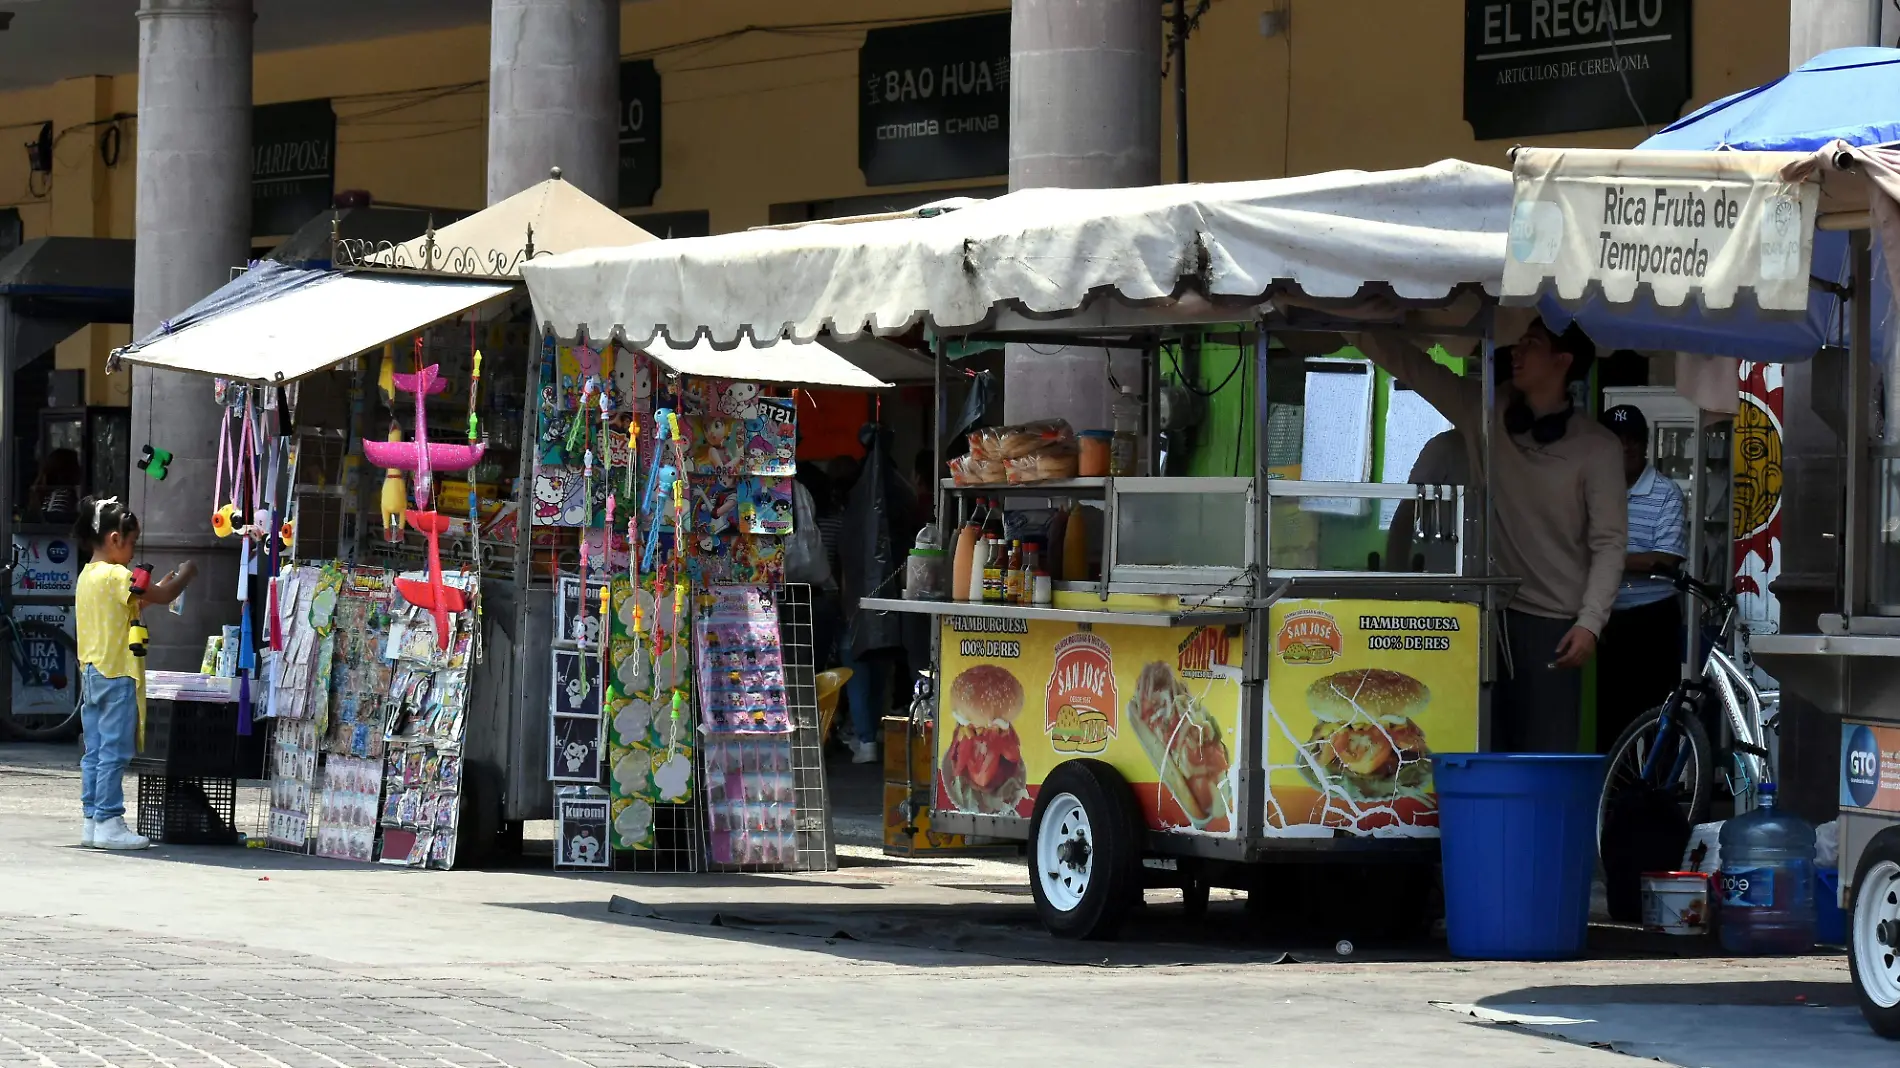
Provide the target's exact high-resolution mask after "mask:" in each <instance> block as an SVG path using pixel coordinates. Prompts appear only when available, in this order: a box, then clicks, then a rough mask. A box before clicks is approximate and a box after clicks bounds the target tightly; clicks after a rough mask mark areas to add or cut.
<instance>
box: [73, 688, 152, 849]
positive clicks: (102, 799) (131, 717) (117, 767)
mask: <svg viewBox="0 0 1900 1068" xmlns="http://www.w3.org/2000/svg"><path fill="white" fill-rule="evenodd" d="M138 687H139V684H138V680H136V679H108V678H106V677H105V676H104V675H101V674H99V672H98V670H97V669H96V668H94V667H93V666H92V665H90V664H88V665H86V669H85V696H84V698H83V700H82V701H81V703H80V706H79V721H80V723H81V725H82V726H83V727H84V728H85V732H86V755H85V756H83V757H81V758H80V760H79V804H80V806H81V807H83V808H84V809H85V812H86V818H87V819H89V820H109V819H112V818H114V817H116V816H123V815H125V766H126V765H127V764H129V763H131V762H132V757H133V755H134V754H135V753H136V751H137V748H138V733H139V689H138Z"/></svg>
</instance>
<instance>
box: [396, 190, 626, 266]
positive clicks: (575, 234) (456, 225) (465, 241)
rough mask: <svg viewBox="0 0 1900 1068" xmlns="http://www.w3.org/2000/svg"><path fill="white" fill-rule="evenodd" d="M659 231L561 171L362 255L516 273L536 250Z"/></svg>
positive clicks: (620, 242)
mask: <svg viewBox="0 0 1900 1068" xmlns="http://www.w3.org/2000/svg"><path fill="white" fill-rule="evenodd" d="M658 240H659V238H657V237H654V236H653V235H652V234H649V233H647V232H646V231H645V230H642V229H640V228H639V227H638V226H635V225H634V224H633V223H632V222H630V221H628V219H627V218H626V217H625V216H623V215H621V214H620V213H619V212H617V211H615V210H614V209H612V208H610V207H608V206H606V205H605V204H602V203H601V202H600V201H598V200H595V199H594V198H593V197H590V196H588V195H587V194H586V193H583V192H581V191H580V190H579V189H576V188H574V187H573V186H572V185H569V184H568V183H567V182H565V181H563V180H561V179H559V178H550V179H548V180H547V181H545V182H541V183H538V184H536V185H532V186H529V187H528V188H526V189H523V190H522V191H521V192H519V193H516V194H515V195H514V196H511V197H508V198H507V199H505V200H500V201H497V202H495V203H493V204H490V205H489V206H488V207H486V208H483V209H482V210H481V211H478V212H476V213H475V214H473V215H470V216H469V217H468V218H466V219H463V220H461V221H459V222H453V223H450V224H449V225H447V226H444V227H443V228H442V229H440V230H436V231H434V232H432V233H429V234H424V235H423V236H421V237H418V238H415V239H413V240H410V241H405V242H403V243H402V244H400V245H397V246H395V247H393V248H383V249H381V250H380V251H377V252H373V253H371V254H369V255H367V256H365V257H364V258H363V265H364V266H372V267H374V266H382V267H401V268H407V269H409V270H425V271H441V272H443V273H445V274H459V275H465V276H469V277H478V278H519V277H521V271H520V266H521V262H522V261H523V260H524V259H525V258H527V255H528V247H529V245H530V243H532V245H533V251H534V255H536V256H543V255H552V254H558V253H562V252H572V251H574V250H575V249H583V248H606V247H609V246H615V247H618V246H626V245H640V244H646V243H649V242H653V241H658Z"/></svg>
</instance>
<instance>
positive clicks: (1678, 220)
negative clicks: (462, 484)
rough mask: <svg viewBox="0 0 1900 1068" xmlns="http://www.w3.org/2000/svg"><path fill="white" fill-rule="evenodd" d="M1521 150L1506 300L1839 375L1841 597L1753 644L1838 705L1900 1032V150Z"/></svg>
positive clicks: (1853, 880) (1847, 790)
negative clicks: (1898, 386)
mask: <svg viewBox="0 0 1900 1068" xmlns="http://www.w3.org/2000/svg"><path fill="white" fill-rule="evenodd" d="M1861 51H1873V50H1861ZM1883 51H1885V50H1883ZM1889 62H1890V60H1889ZM1841 99H1842V98H1841V97H1840V96H1839V95H1835V96H1831V97H1828V98H1826V100H1825V103H1826V105H1827V106H1828V107H1830V108H1832V107H1835V106H1838V104H1839V103H1840V101H1841ZM1712 107H1713V106H1712ZM1685 121H1686V120H1685ZM1831 128H1840V129H1845V128H1846V126H1844V125H1843V124H1841V123H1834V124H1833V126H1832V127H1831ZM1823 140H1825V138H1823ZM1515 167H1516V179H1517V194H1516V205H1515V208H1514V212H1513V225H1512V232H1511V240H1510V245H1509V260H1508V262H1507V264H1506V267H1505V275H1504V283H1505V299H1506V300H1508V301H1523V302H1530V301H1537V300H1540V299H1541V301H1542V302H1543V304H1544V305H1545V307H1546V308H1548V309H1550V312H1551V313H1553V314H1554V313H1555V312H1556V311H1557V310H1558V309H1562V310H1564V311H1567V312H1570V313H1574V314H1575V315H1576V316H1577V318H1578V319H1579V320H1580V321H1582V322H1583V323H1584V326H1585V328H1586V329H1587V330H1589V332H1590V333H1591V334H1592V336H1598V337H1600V338H1604V337H1607V338H1613V339H1614V341H1612V342H1611V343H1614V344H1623V345H1629V346H1631V347H1640V348H1647V349H1681V350H1687V351H1695V352H1705V353H1713V354H1721V355H1741V356H1743V357H1745V358H1747V359H1750V360H1756V361H1775V362H1780V361H1790V360H1805V359H1809V358H1812V359H1814V360H1816V361H1817V363H1816V374H1817V375H1819V374H1820V373H1821V372H1822V371H1823V370H1825V371H1826V372H1827V373H1828V374H1830V375H1834V376H1837V378H1836V380H1837V381H1838V382H1839V383H1840V385H1841V397H1842V403H1841V411H1842V413H1843V415H1844V419H1843V420H1842V430H1843V431H1844V433H1843V439H1844V444H1845V456H1846V468H1845V478H1844V482H1845V493H1844V495H1843V496H1844V505H1843V507H1842V513H1841V515H1840V516H1839V521H1838V525H1831V526H1827V527H1824V529H1828V530H1832V531H1837V532H1838V543H1839V563H1840V568H1839V580H1838V582H1839V584H1838V586H1837V588H1836V590H1835V593H1836V599H1835V606H1836V610H1834V611H1830V612H1826V613H1823V614H1821V615H1820V618H1819V621H1818V622H1819V626H1818V628H1817V630H1818V633H1808V634H1799V633H1791V632H1789V630H1790V629H1791V628H1785V627H1784V632H1783V633H1780V634H1757V635H1754V636H1753V637H1752V638H1751V639H1750V642H1749V644H1750V649H1749V650H1748V651H1749V652H1751V653H1752V655H1753V657H1754V659H1755V661H1756V662H1758V663H1759V664H1760V665H1761V666H1762V667H1763V668H1765V669H1767V670H1768V671H1769V672H1770V673H1772V674H1773V675H1774V677H1775V678H1777V679H1778V680H1780V682H1781V685H1782V687H1783V688H1784V690H1785V691H1787V692H1791V693H1795V694H1799V695H1800V696H1802V697H1803V698H1805V699H1806V700H1807V701H1809V702H1811V703H1812V704H1813V705H1815V706H1817V707H1818V708H1819V709H1820V710H1821V712H1822V713H1824V714H1827V715H1831V716H1837V717H1840V733H1839V737H1840V743H1839V744H1840V750H1839V753H1840V757H1839V764H1838V768H1837V772H1836V774H1837V776H1838V788H1839V790H1838V793H1839V806H1840V831H1839V843H1840V875H1841V879H1840V894H1841V903H1842V904H1843V905H1845V906H1846V907H1847V909H1848V911H1849V923H1848V930H1849V934H1848V943H1849V946H1848V949H1849V960H1850V964H1851V967H1852V971H1853V975H1854V979H1855V981H1856V984H1857V987H1858V991H1859V995H1860V1003H1861V1009H1862V1012H1863V1014H1864V1015H1865V1016H1866V1018H1867V1019H1868V1021H1869V1022H1870V1023H1871V1024H1872V1025H1873V1027H1874V1029H1875V1030H1876V1031H1878V1032H1880V1033H1881V1034H1883V1035H1886V1036H1888V1037H1900V713H1896V705H1895V702H1894V696H1895V692H1896V687H1897V686H1900V620H1897V619H1896V617H1900V585H1896V581H1895V579H1896V576H1900V568H1897V567H1896V556H1895V553H1894V547H1895V545H1896V544H1900V541H1897V540H1896V537H1895V532H1896V530H1900V521H1897V520H1896V514H1897V513H1896V510H1895V507H1896V505H1895V502H1896V500H1897V499H1900V498H1897V497H1896V493H1895V489H1896V487H1900V481H1896V478H1895V470H1896V468H1895V459H1894V458H1895V457H1896V456H1897V455H1900V452H1897V451H1896V450H1897V449H1900V442H1897V441H1896V438H1895V425H1894V422H1893V417H1892V412H1891V398H1892V397H1893V392H1892V391H1893V388H1894V385H1895V383H1896V381H1900V377H1897V376H1900V366H1896V363H1895V359H1894V356H1895V351H1896V350H1895V348H1894V338H1895V336H1896V335H1895V334H1894V332H1893V330H1892V325H1893V324H1892V323H1891V320H1890V312H1887V311H1884V310H1883V309H1890V308H1891V307H1892V300H1891V294H1892V293H1893V292H1894V291H1895V286H1896V282H1900V260H1897V259H1896V254H1897V253H1900V203H1897V198H1900V154H1896V153H1895V152H1893V151H1892V150H1891V149H1885V148H1862V147H1853V146H1850V145H1848V144H1846V143H1844V142H1840V141H1834V142H1832V143H1831V144H1827V145H1826V146H1825V147H1822V148H1821V149H1820V150H1819V151H1812V150H1810V151H1804V152H1765V151H1720V152H1717V151H1705V152H1692V151H1643V150H1636V151H1593V150H1562V151H1559V150H1550V149H1521V150H1519V151H1518V152H1517V154H1516V156H1515ZM1638 205H1640V207H1639V206H1638ZM1843 344H1844V345H1845V347H1843ZM1830 537H1832V535H1830ZM1769 741H1770V743H1772V738H1771V739H1769ZM1770 748H1771V749H1772V748H1773V746H1772V744H1771V745H1770ZM1746 759H1747V758H1746V756H1745V754H1744V755H1740V756H1738V761H1741V762H1742V764H1741V765H1738V767H1740V766H1743V765H1745V763H1746ZM1729 778H1730V781H1731V783H1738V784H1739V785H1737V786H1736V790H1737V796H1736V802H1737V811H1738V812H1739V811H1741V810H1742V809H1743V808H1746V807H1747V806H1748V804H1749V803H1750V801H1751V799H1752V795H1751V793H1750V789H1751V788H1752V786H1753V785H1754V784H1753V783H1752V782H1751V781H1750V779H1749V777H1748V775H1747V774H1746V773H1745V772H1744V771H1739V770H1738V771H1730V772H1729ZM1737 893H1740V891H1737V890H1736V889H1735V887H1734V886H1731V885H1729V882H1728V881H1725V884H1724V894H1725V898H1726V899H1730V900H1733V901H1734V903H1736V904H1738V905H1748V904H1752V903H1753V902H1752V901H1745V900H1741V899H1740V898H1737V897H1736V896H1735V895H1736V894H1737Z"/></svg>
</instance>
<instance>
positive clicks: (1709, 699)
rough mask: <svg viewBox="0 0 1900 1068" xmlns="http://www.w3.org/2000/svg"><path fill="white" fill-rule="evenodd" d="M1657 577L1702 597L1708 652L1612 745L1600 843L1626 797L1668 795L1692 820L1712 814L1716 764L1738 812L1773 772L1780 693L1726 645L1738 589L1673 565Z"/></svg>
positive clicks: (1736, 625)
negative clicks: (1762, 683) (1721, 745)
mask: <svg viewBox="0 0 1900 1068" xmlns="http://www.w3.org/2000/svg"><path fill="white" fill-rule="evenodd" d="M1654 577H1656V578H1664V579H1668V580H1670V582H1672V583H1673V584H1674V585H1675V588H1676V589H1677V590H1678V591H1679V592H1682V593H1686V594H1689V595H1690V596H1691V597H1693V598H1695V599H1696V600H1697V601H1698V602H1700V603H1701V604H1702V606H1703V613H1702V623H1703V631H1702V633H1705V634H1707V635H1708V636H1709V639H1710V640H1709V649H1708V654H1707V656H1706V657H1705V658H1704V660H1703V664H1702V673H1701V674H1700V675H1699V676H1696V677H1695V678H1688V679H1684V680H1682V681H1681V682H1679V683H1677V684H1676V688H1675V690H1674V691H1673V692H1671V693H1670V695H1669V697H1668V698H1667V699H1666V700H1665V701H1664V702H1663V703H1662V704H1660V705H1658V706H1656V707H1655V708H1652V709H1650V710H1649V711H1647V712H1644V713H1643V714H1642V715H1639V716H1637V717H1636V720H1635V721H1634V722H1633V723H1631V724H1630V725H1629V726H1628V727H1626V728H1624V730H1623V733H1622V734H1621V735H1619V736H1617V739H1616V742H1615V743H1614V744H1613V745H1611V746H1610V751H1609V754H1608V756H1607V767H1606V769H1605V776H1604V781H1603V792H1602V795H1601V796H1600V797H1599V798H1598V801H1597V847H1598V850H1599V851H1601V850H1602V849H1603V846H1604V844H1605V843H1604V834H1605V829H1606V827H1607V826H1608V824H1609V822H1610V820H1611V818H1612V813H1614V812H1617V811H1618V810H1619V806H1621V805H1623V804H1625V803H1626V802H1633V803H1636V804H1642V803H1644V802H1646V801H1647V802H1652V803H1653V802H1656V801H1657V799H1661V798H1666V799H1668V800H1670V801H1673V802H1674V803H1675V805H1676V807H1677V808H1678V809H1679V810H1680V812H1681V815H1682V819H1683V820H1684V821H1685V822H1686V823H1687V825H1688V826H1690V827H1694V826H1695V825H1696V824H1698V823H1702V822H1704V821H1705V819H1706V818H1707V816H1708V811H1709V803H1710V799H1711V797H1712V796H1713V795H1714V792H1715V771H1716V768H1717V767H1718V766H1720V767H1722V769H1723V775H1724V777H1725V778H1726V779H1727V787H1728V792H1729V794H1730V796H1731V797H1733V798H1734V799H1735V807H1736V811H1737V812H1741V811H1746V810H1747V809H1748V808H1749V807H1751V806H1752V804H1753V800H1754V796H1755V791H1756V789H1757V788H1758V787H1760V785H1761V784H1762V783H1763V782H1765V781H1768V780H1769V777H1770V773H1771V768H1770V767H1769V760H1770V753H1769V751H1768V749H1767V747H1766V744H1767V732H1768V731H1772V730H1778V729H1779V726H1780V716H1779V711H1778V705H1779V698H1780V693H1779V691H1762V690H1759V689H1757V688H1756V686H1755V683H1754V680H1752V679H1751V678H1750V677H1749V672H1748V671H1747V670H1745V669H1744V668H1743V667H1742V665H1740V664H1738V663H1736V661H1735V658H1734V657H1732V656H1730V655H1729V654H1728V653H1727V652H1726V651H1725V650H1726V649H1727V648H1729V647H1730V646H1731V644H1732V643H1733V641H1734V639H1735V637H1736V634H1737V633H1738V631H1739V630H1740V629H1741V619H1740V613H1739V612H1738V610H1737V608H1736V598H1735V594H1734V593H1732V592H1731V591H1729V590H1727V589H1724V588H1721V587H1718V586H1712V585H1710V584H1708V583H1704V582H1698V581H1696V580H1695V579H1694V578H1691V577H1690V576H1688V575H1685V574H1681V573H1680V572H1677V571H1674V570H1658V571H1657V572H1655V573H1654ZM1711 621H1713V626H1712V627H1711V626H1710V624H1711ZM1718 712H1719V713H1720V716H1721V718H1720V719H1719V720H1718V719H1717V715H1718ZM1721 726H1726V727H1727V728H1728V732H1727V739H1728V744H1727V746H1726V748H1725V749H1723V750H1722V751H1721V752H1720V753H1719V754H1718V752H1717V751H1716V749H1715V745H1714V742H1713V740H1712V739H1713V737H1714V736H1715V735H1713V734H1712V730H1711V728H1719V727H1721ZM1718 758H1719V759H1718ZM1671 863H1672V864H1673V863H1674V861H1673V860H1672V861H1671Z"/></svg>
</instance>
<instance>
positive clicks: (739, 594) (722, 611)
mask: <svg viewBox="0 0 1900 1068" xmlns="http://www.w3.org/2000/svg"><path fill="white" fill-rule="evenodd" d="M694 636H695V638H696V639H697V645H698V649H699V695H700V700H699V704H700V717H701V721H702V722H703V723H704V724H705V727H706V729H707V730H708V731H711V732H720V733H747V734H783V733H785V732H788V731H790V730H791V729H792V721H791V715H790V713H789V712H788V710H787V708H786V704H785V661H784V656H783V652H782V650H781V647H780V644H779V633H778V608H777V605H776V602H775V601H774V600H773V598H772V594H771V591H770V590H767V589H763V588H759V587H751V586H721V587H715V588H714V589H713V604H712V607H711V608H710V609H709V610H708V611H707V613H706V614H705V615H703V616H701V617H700V619H699V620H697V621H696V622H695V624H694Z"/></svg>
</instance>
